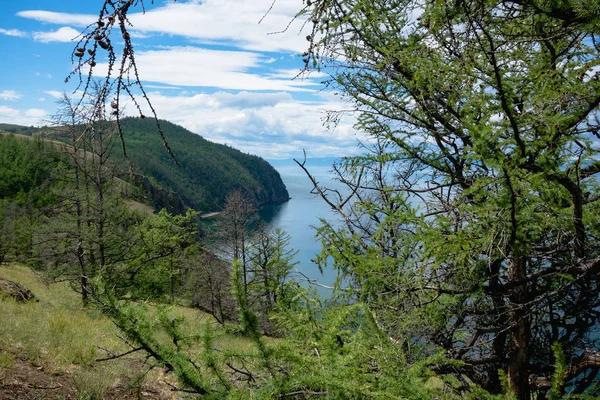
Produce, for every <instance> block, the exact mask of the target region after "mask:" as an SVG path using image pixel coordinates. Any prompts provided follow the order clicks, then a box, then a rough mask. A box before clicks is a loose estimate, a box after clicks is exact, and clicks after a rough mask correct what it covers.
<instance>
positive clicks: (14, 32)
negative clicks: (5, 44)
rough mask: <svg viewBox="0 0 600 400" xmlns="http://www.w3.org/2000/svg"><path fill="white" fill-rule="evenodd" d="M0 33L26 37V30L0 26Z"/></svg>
mask: <svg viewBox="0 0 600 400" xmlns="http://www.w3.org/2000/svg"><path fill="white" fill-rule="evenodd" d="M0 33H1V34H3V35H7V36H15V37H26V36H27V32H23V31H20V30H18V29H2V28H0Z"/></svg>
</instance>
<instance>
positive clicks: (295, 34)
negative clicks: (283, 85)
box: [17, 0, 307, 53]
mask: <svg viewBox="0 0 600 400" xmlns="http://www.w3.org/2000/svg"><path fill="white" fill-rule="evenodd" d="M272 4H273V2H272V0H205V1H199V0H195V1H189V2H186V3H182V2H176V3H175V2H167V4H166V5H164V6H161V7H157V8H154V9H150V10H147V11H146V13H145V14H143V13H141V12H136V13H131V14H130V15H129V19H130V21H131V23H132V24H133V28H134V29H135V31H136V32H137V33H138V34H142V35H143V34H147V33H159V34H160V33H165V34H170V35H178V36H183V37H186V38H190V39H194V40H197V41H200V42H202V43H213V42H215V41H229V42H233V43H234V44H235V45H236V46H238V47H240V48H243V49H246V50H257V51H292V52H296V53H301V52H303V51H304V50H306V47H307V42H306V39H305V36H306V33H303V34H302V33H300V32H299V31H300V29H301V27H302V23H303V20H302V19H301V18H295V16H296V14H297V13H298V12H299V11H300V9H301V7H302V5H301V3H300V2H299V1H297V0H278V1H276V2H275V3H274V4H273V8H272V9H271V10H270V11H269V13H268V15H266V16H265V13H266V12H267V11H268V10H269V8H270V7H271V5H272ZM17 15H19V16H21V17H25V18H31V19H35V20H38V21H42V22H50V23H54V24H64V25H72V26H77V27H82V28H83V27H86V26H88V25H89V24H91V23H93V22H94V21H95V20H97V16H94V15H92V14H85V15H82V14H67V13H57V12H51V11H42V10H29V11H21V12H19V13H18V14H17ZM263 16H265V18H264V19H263ZM261 20H262V21H261ZM259 21H260V24H259ZM288 25H289V26H288ZM286 28H287V30H286ZM284 30H285V32H283V33H277V34H274V33H275V32H281V31H284Z"/></svg>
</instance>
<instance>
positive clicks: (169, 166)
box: [0, 118, 289, 213]
mask: <svg viewBox="0 0 600 400" xmlns="http://www.w3.org/2000/svg"><path fill="white" fill-rule="evenodd" d="M120 125H121V126H120V127H121V129H122V137H123V142H124V143H125V146H126V154H125V155H126V156H127V157H124V154H123V151H122V146H121V143H117V142H118V141H116V140H115V141H114V143H112V144H111V147H110V149H109V151H110V152H111V160H112V163H114V164H116V165H118V166H119V167H120V170H119V171H120V172H119V174H120V175H119V177H120V178H122V179H123V180H126V181H133V183H134V185H136V186H139V187H141V188H142V192H143V194H144V195H146V196H147V197H148V198H149V199H150V201H151V203H152V205H153V206H154V207H155V208H157V209H161V208H167V209H168V210H169V211H170V212H175V213H185V210H186V209H188V208H193V209H194V210H197V211H201V212H213V211H220V210H221V208H222V207H223V206H224V204H225V199H226V197H227V195H228V194H229V193H231V192H233V191H242V192H244V193H246V194H247V196H248V197H249V199H250V200H251V201H252V202H253V204H254V205H255V206H256V207H259V208H260V207H262V206H264V205H266V204H279V203H283V202H285V201H287V200H288V199H289V195H288V193H287V190H286V188H285V185H284V184H283V182H282V181H281V177H280V176H279V174H278V173H277V171H275V169H273V168H272V167H271V166H270V165H269V164H268V163H267V162H266V161H265V160H264V159H262V158H260V157H258V156H254V155H250V154H244V153H242V152H241V151H239V150H237V149H234V148H232V147H229V146H225V145H221V144H218V143H213V142H210V141H208V140H205V139H204V138H202V137H201V136H200V135H197V134H195V133H192V132H190V131H188V130H186V129H184V128H182V127H180V126H177V125H175V124H172V123H170V122H169V121H160V125H161V129H162V132H163V135H164V137H165V139H166V141H167V143H168V145H169V147H170V149H171V150H172V152H173V154H169V153H168V152H166V151H165V150H164V146H163V142H162V139H161V136H160V135H159V134H157V133H156V122H155V121H152V120H150V119H140V118H124V119H122V120H121V121H120ZM3 128H4V130H5V131H7V132H11V133H19V134H25V135H30V136H31V135H39V136H41V137H42V138H46V139H50V140H57V141H62V142H65V143H69V142H70V141H71V132H69V129H71V128H72V129H78V128H77V127H70V128H69V129H66V127H65V126H59V127H45V128H28V127H22V126H18V125H5V126H3V125H2V124H0V129H3ZM130 166H131V167H132V168H133V171H134V176H133V179H132V177H131V176H130V175H131V174H130V169H129V167H130Z"/></svg>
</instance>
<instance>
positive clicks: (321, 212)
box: [261, 159, 337, 293]
mask: <svg viewBox="0 0 600 400" xmlns="http://www.w3.org/2000/svg"><path fill="white" fill-rule="evenodd" d="M332 162H333V160H332V159H331V160H330V159H328V160H319V161H318V162H313V163H311V160H309V161H308V162H307V164H306V165H307V168H308V170H309V171H310V173H311V174H312V175H313V176H314V177H315V178H316V179H317V181H318V182H319V183H320V184H323V185H327V186H335V183H336V182H334V181H333V180H332V177H331V175H330V174H329V170H330V169H331V163H332ZM271 164H272V165H273V166H274V167H275V169H276V170H277V171H278V172H279V174H280V175H281V178H282V179H283V182H284V183H285V185H286V187H287V190H288V192H289V194H290V197H291V200H289V201H288V202H286V203H284V204H280V205H277V206H269V207H266V208H265V209H263V210H262V212H261V216H262V218H263V219H264V220H266V221H267V222H269V224H270V226H271V227H273V228H281V229H283V230H285V231H286V232H287V233H288V234H289V235H290V236H291V241H290V247H292V248H294V249H295V250H298V254H297V255H296V261H298V265H297V266H296V269H297V270H298V271H300V272H302V274H304V275H306V276H308V277H309V278H310V279H311V280H313V279H314V280H318V281H319V282H320V283H321V284H324V285H332V284H333V282H334V281H335V273H334V272H333V271H332V270H331V268H327V269H326V270H324V271H323V274H321V273H320V272H319V268H318V267H317V265H316V264H315V263H314V262H312V261H311V260H312V259H313V258H314V257H315V255H316V254H318V253H319V252H320V249H321V243H320V242H319V241H318V240H317V239H316V238H315V229H314V227H316V226H319V225H320V222H319V219H320V218H325V219H327V220H329V221H335V220H337V218H336V214H335V213H334V212H333V211H332V210H331V208H330V207H329V206H328V205H327V203H325V202H324V201H323V200H322V199H321V198H320V197H318V196H317V195H314V194H311V190H312V188H313V185H312V182H311V181H310V179H309V178H308V177H307V176H306V174H305V173H304V171H303V170H302V169H301V168H300V167H299V166H298V165H296V164H295V163H294V162H293V161H291V160H289V161H288V160H285V161H271ZM313 164H314V166H313ZM297 278H298V279H299V280H301V279H302V276H298V277H297ZM325 291H326V290H325ZM319 292H321V293H323V292H324V290H322V289H319Z"/></svg>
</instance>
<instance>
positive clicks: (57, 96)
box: [44, 90, 63, 99]
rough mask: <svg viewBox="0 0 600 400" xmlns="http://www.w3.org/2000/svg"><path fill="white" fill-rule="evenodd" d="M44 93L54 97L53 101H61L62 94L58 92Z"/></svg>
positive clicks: (49, 91) (48, 91)
mask: <svg viewBox="0 0 600 400" xmlns="http://www.w3.org/2000/svg"><path fill="white" fill-rule="evenodd" d="M44 93H46V94H47V95H50V96H52V97H54V98H55V99H62V98H63V92H59V91H58V90H46V91H45V92H44Z"/></svg>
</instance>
